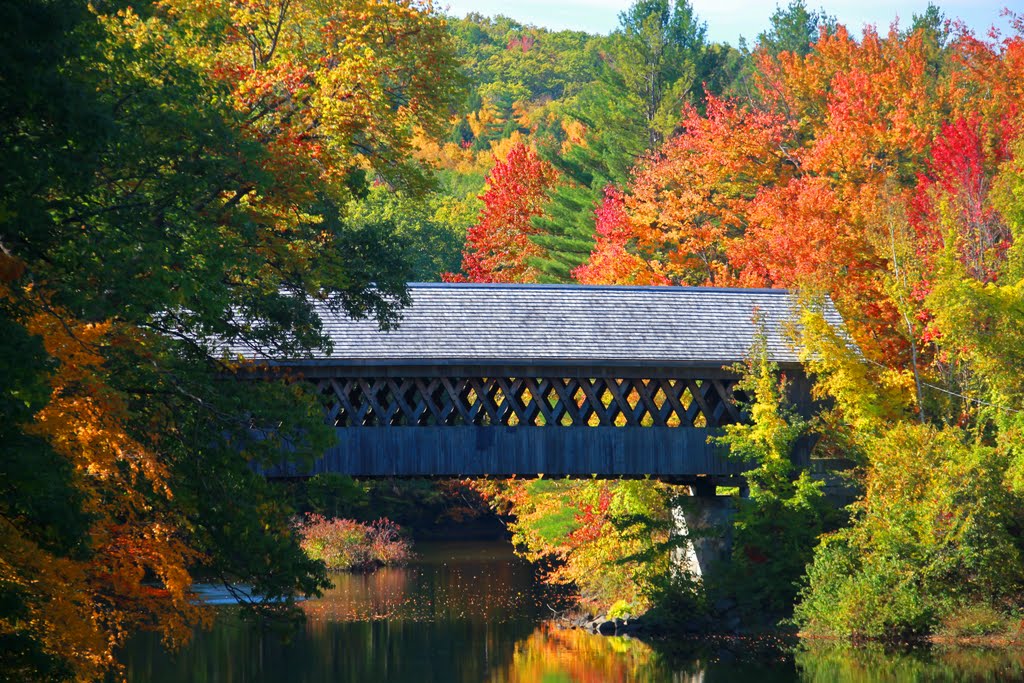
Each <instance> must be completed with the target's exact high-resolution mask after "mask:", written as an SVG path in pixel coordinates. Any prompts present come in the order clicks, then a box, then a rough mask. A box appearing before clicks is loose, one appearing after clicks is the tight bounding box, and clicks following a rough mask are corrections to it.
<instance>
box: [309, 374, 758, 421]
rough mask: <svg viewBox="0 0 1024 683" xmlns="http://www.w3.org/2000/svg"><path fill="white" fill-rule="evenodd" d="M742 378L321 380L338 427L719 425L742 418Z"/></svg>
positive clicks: (330, 414)
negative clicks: (739, 403)
mask: <svg viewBox="0 0 1024 683" xmlns="http://www.w3.org/2000/svg"><path fill="white" fill-rule="evenodd" d="M735 384H736V382H735V380H727V379H617V378H611V377H607V378H605V377H597V378H590V379H586V378H550V377H540V378H535V377H470V378H454V377H421V378H409V379H403V378H372V377H369V378H368V377H354V378H337V379H335V378H330V379H321V380H317V385H318V388H319V391H320V395H321V398H322V400H323V405H324V411H325V414H326V417H327V421H328V422H329V423H330V424H333V425H335V426H337V427H358V426H365V427H375V426H376V427H385V426H440V425H453V426H454V425H508V426H513V425H524V426H527V425H529V426H536V427H542V426H548V425H558V426H564V427H572V426H591V427H596V426H617V427H624V426H663V427H717V426H719V425H722V424H727V423H730V422H736V421H739V419H740V414H739V411H738V409H737V407H736V405H735V401H736V400H737V399H739V400H742V399H743V398H744V397H743V396H742V395H740V394H741V392H737V395H735V396H734V395H733V387H734V385H735Z"/></svg>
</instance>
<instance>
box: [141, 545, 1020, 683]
mask: <svg viewBox="0 0 1024 683" xmlns="http://www.w3.org/2000/svg"><path fill="white" fill-rule="evenodd" d="M419 552H420V556H419V557H418V558H417V559H416V560H415V562H413V563H412V564H410V566H408V567H398V568H387V569H382V570H379V571H377V572H373V573H370V574H339V575H337V576H336V577H335V584H336V585H335V587H334V588H333V589H331V590H330V591H328V592H327V593H326V595H324V597H323V598H322V599H320V600H311V601H309V602H307V603H305V604H304V605H303V609H304V610H305V613H306V615H307V619H306V620H305V623H304V624H303V625H302V627H301V628H300V629H299V630H298V631H297V632H296V633H294V634H291V635H290V636H288V637H282V636H281V634H280V633H278V632H276V631H275V630H273V629H268V628H266V626H265V625H260V624H253V623H248V622H244V621H242V620H241V619H239V617H238V615H237V609H236V608H231V607H227V608H223V609H220V611H219V616H218V619H217V623H216V624H215V626H214V628H213V630H212V631H210V632H206V633H199V634H197V637H196V639H195V641H194V642H193V643H192V644H191V645H190V646H189V647H188V648H186V649H185V650H183V651H182V652H180V653H178V654H175V655H170V654H168V653H166V652H165V651H164V650H163V649H162V647H161V645H160V640H159V638H158V637H157V636H156V635H154V634H143V635H142V636H140V637H138V638H135V639H134V640H133V641H132V642H131V643H130V645H129V647H128V648H127V649H126V651H125V652H124V653H122V657H121V658H122V661H124V663H125V664H126V666H127V670H128V679H129V681H139V682H141V681H145V682H146V683H171V682H175V683H177V682H178V681H194V682H196V683H204V682H210V683H212V682H214V681H216V682H217V683H260V682H264V681H265V682H268V683H269V682H271V681H273V682H278V681H294V682H299V681H308V682H322V683H328V682H330V683H337V682H339V681H351V682H362V681H373V682H377V681H380V682H391V683H404V682H408V683H484V682H488V683H525V682H527V681H529V682H531V683H532V682H534V681H544V682H545V683H560V682H569V681H573V682H579V683H588V682H590V681H594V682H596V681H602V682H603V681H611V682H618V681H645V682H650V683H661V682H666V683H668V682H671V683H696V682H697V681H700V682H701V683H714V682H716V681H747V680H754V681H756V682H757V683H792V682H794V681H801V680H802V681H808V682H809V683H825V682H826V681H828V682H829V683H832V682H833V681H839V682H842V681H850V682H851V683H874V682H875V681H896V682H897V683H898V682H901V681H907V682H908V683H909V682H911V681H912V682H914V683H917V682H918V681H1002V680H1021V679H1024V651H1020V650H982V649H952V648H945V649H944V648H936V649H931V650H917V651H910V652H893V651H890V650H885V649H883V648H871V647H868V648H860V649H851V648H844V647H838V646H835V645H822V644H818V643H811V644H803V645H799V646H796V647H795V649H794V646H793V644H791V643H790V644H787V643H780V642H779V641H777V640H775V639H772V638H750V639H719V640H711V641H708V640H683V639H672V640H665V641H659V642H656V643H655V644H654V645H653V646H652V645H648V644H645V643H643V642H640V641H637V640H633V639H628V638H616V637H601V636H595V635H591V634H589V633H586V632H583V631H573V630H559V629H556V628H554V627H553V626H551V625H549V624H546V623H544V619H545V618H546V617H548V616H550V614H551V612H550V610H549V609H548V605H550V604H552V603H551V598H552V596H551V595H549V594H546V593H544V592H543V591H542V590H541V589H540V588H538V586H537V584H536V582H535V580H534V575H533V570H532V569H531V568H530V566H529V565H527V564H525V563H523V562H522V561H520V560H518V559H516V558H515V557H513V556H512V553H511V549H510V548H509V547H508V546H507V545H501V544H466V543H445V544H443V545H437V546H426V545H425V546H423V547H421V548H420V549H419Z"/></svg>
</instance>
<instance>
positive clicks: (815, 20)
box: [757, 0, 836, 57]
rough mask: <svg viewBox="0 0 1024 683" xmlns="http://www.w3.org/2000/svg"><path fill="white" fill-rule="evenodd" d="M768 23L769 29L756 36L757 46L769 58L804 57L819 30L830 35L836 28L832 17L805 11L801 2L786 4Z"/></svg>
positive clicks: (805, 6) (805, 5)
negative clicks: (779, 56)
mask: <svg viewBox="0 0 1024 683" xmlns="http://www.w3.org/2000/svg"><path fill="white" fill-rule="evenodd" d="M770 21H771V28H770V29H768V30H767V31H765V32H764V33H761V34H760V35H758V37H757V45H758V47H759V48H761V49H763V50H765V51H767V52H768V54H771V55H778V54H779V53H780V52H790V53H792V54H795V55H799V56H801V57H804V56H806V55H808V54H810V52H811V45H812V44H813V43H814V42H815V41H817V40H818V34H819V31H820V30H821V29H822V28H824V29H825V30H826V31H829V32H832V31H834V30H835V27H836V20H835V17H832V16H830V15H828V14H826V13H825V10H817V11H812V10H808V9H807V4H806V3H805V2H804V0H790V3H789V4H788V5H787V6H786V7H785V8H783V7H776V8H775V12H774V13H772V16H771V19H770Z"/></svg>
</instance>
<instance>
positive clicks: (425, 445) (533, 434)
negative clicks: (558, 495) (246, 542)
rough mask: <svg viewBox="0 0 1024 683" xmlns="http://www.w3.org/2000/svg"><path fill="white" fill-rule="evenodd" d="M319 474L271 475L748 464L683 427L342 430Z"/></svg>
mask: <svg viewBox="0 0 1024 683" xmlns="http://www.w3.org/2000/svg"><path fill="white" fill-rule="evenodd" d="M336 431H337V434H338V443H337V445H336V446H334V447H333V448H331V449H330V450H328V451H327V453H326V454H325V455H324V457H323V458H321V459H320V460H318V461H317V462H316V463H315V464H314V466H313V470H312V471H301V470H299V469H298V468H296V467H295V466H282V467H279V468H274V469H273V471H270V472H267V474H268V475H269V476H272V477H273V476H278V477H280V476H308V475H310V474H320V473H324V472H335V473H339V474H348V475H351V476H356V477H386V476H397V477H401V476H405V477H416V476H430V477H443V476H483V475H490V476H511V475H519V476H532V475H536V474H544V475H546V476H580V477H587V476H590V475H592V474H597V475H600V476H602V477H608V476H616V475H621V476H633V477H635V476H642V475H651V476H652V477H681V476H698V475H711V476H715V475H722V476H729V475H737V474H740V473H742V472H743V470H744V469H745V468H744V467H743V465H742V463H738V462H736V461H733V460H729V459H727V458H725V457H723V449H721V448H719V447H716V446H712V445H710V444H708V443H707V438H708V436H709V435H710V434H711V433H712V431H716V430H709V429H703V428H685V429H681V428H678V427H643V428H633V429H630V428H627V427H585V428H577V429H573V428H560V427H553V428H543V427H541V428H538V427H495V426H483V427H479V426H440V427H394V428H388V427H379V428H366V427H342V428H338V429H337V430H336Z"/></svg>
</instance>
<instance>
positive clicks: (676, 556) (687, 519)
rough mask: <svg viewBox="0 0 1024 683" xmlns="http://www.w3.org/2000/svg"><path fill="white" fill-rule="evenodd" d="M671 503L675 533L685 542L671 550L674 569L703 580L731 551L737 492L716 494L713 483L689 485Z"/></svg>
mask: <svg viewBox="0 0 1024 683" xmlns="http://www.w3.org/2000/svg"><path fill="white" fill-rule="evenodd" d="M689 488H690V495H689V496H682V497H680V498H679V499H677V500H676V502H675V503H674V504H673V507H672V519H673V521H674V527H675V529H674V533H675V535H676V536H677V538H679V539H680V540H682V543H680V545H679V546H678V547H676V548H675V549H674V550H673V551H672V567H673V570H674V571H677V572H686V573H688V574H689V575H690V577H692V578H694V579H696V580H698V581H700V580H702V579H703V577H704V576H705V575H706V574H707V573H708V572H709V571H713V570H714V567H715V565H716V564H721V563H724V562H727V561H728V560H729V556H730V555H731V554H732V520H733V517H734V516H735V513H736V498H735V496H717V495H715V487H714V485H713V484H697V485H695V486H690V487H689Z"/></svg>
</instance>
